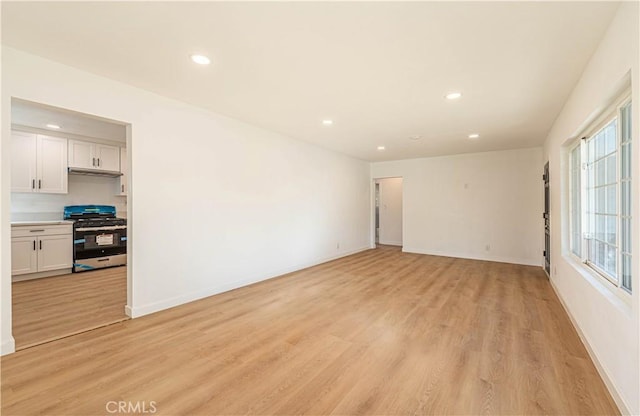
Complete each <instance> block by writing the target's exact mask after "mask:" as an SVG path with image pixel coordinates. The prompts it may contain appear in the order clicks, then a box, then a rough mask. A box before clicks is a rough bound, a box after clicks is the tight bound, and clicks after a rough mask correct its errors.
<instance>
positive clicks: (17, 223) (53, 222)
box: [11, 220, 73, 227]
mask: <svg viewBox="0 0 640 416" xmlns="http://www.w3.org/2000/svg"><path fill="white" fill-rule="evenodd" d="M64 224H70V225H71V224H73V221H69V220H44V221H37V220H32V221H11V226H12V227H14V226H16V227H19V226H23V225H25V226H26V225H64Z"/></svg>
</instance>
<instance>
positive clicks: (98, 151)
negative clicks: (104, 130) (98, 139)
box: [69, 140, 120, 172]
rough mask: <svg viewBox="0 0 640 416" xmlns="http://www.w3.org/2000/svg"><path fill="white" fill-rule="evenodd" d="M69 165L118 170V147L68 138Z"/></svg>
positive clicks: (80, 167)
mask: <svg viewBox="0 0 640 416" xmlns="http://www.w3.org/2000/svg"><path fill="white" fill-rule="evenodd" d="M69 167H70V168H77V169H91V170H104V171H112V172H119V171H120V149H119V148H118V147H117V146H109V145H106V144H99V143H91V142H84V141H80V140H69Z"/></svg>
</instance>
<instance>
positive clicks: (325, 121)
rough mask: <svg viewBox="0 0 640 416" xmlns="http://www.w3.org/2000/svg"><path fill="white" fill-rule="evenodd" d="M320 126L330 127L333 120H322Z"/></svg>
mask: <svg viewBox="0 0 640 416" xmlns="http://www.w3.org/2000/svg"><path fill="white" fill-rule="evenodd" d="M322 124H324V125H325V126H331V125H332V124H333V120H328V119H327V120H322Z"/></svg>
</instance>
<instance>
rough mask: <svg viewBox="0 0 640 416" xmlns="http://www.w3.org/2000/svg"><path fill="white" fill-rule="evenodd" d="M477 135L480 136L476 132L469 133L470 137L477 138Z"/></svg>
mask: <svg viewBox="0 0 640 416" xmlns="http://www.w3.org/2000/svg"><path fill="white" fill-rule="evenodd" d="M478 137H480V135H479V134H478V133H473V134H470V135H469V138H470V139H477V138H478Z"/></svg>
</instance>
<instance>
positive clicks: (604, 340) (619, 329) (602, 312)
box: [544, 2, 640, 414]
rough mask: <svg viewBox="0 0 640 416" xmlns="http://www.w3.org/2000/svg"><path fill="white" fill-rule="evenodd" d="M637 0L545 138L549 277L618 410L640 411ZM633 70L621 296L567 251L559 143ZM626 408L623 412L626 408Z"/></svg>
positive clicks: (625, 8) (625, 7)
mask: <svg viewBox="0 0 640 416" xmlns="http://www.w3.org/2000/svg"><path fill="white" fill-rule="evenodd" d="M639 19H640V16H639V9H638V3H637V2H626V3H622V5H621V6H620V9H619V10H618V13H617V15H616V17H615V18H614V20H613V21H612V23H611V25H610V27H609V29H608V31H607V33H606V35H605V37H604V38H603V40H602V41H601V43H600V45H599V47H598V49H597V51H596V52H595V53H594V55H593V56H592V58H591V60H590V62H589V64H588V66H587V67H586V68H585V70H584V72H583V75H582V77H581V79H580V81H579V82H578V84H577V85H576V87H575V89H574V90H573V92H572V93H571V96H570V98H569V100H568V101H567V103H566V104H565V106H564V109H563V110H562V112H561V113H560V115H559V116H558V118H557V119H556V122H555V124H554V125H553V127H552V129H551V130H550V133H549V136H548V137H547V139H546V142H545V148H544V150H545V159H547V158H548V160H549V167H550V178H551V183H550V189H551V282H552V284H553V285H554V287H555V288H556V290H557V292H558V294H559V296H560V298H561V299H562V301H563V302H564V304H565V305H566V307H567V309H568V311H569V313H570V315H571V316H572V317H573V319H574V321H575V323H576V324H577V326H578V329H579V331H580V332H581V335H582V337H583V340H584V341H585V343H586V344H587V346H588V348H589V349H590V350H591V353H592V356H593V358H594V361H595V362H596V364H597V365H598V366H599V367H600V370H601V374H603V375H604V377H603V378H604V379H605V381H606V382H607V383H608V385H609V387H610V391H612V393H613V396H614V398H616V400H617V402H618V403H619V406H620V407H621V408H622V410H623V411H625V410H628V411H630V412H631V413H632V414H640V382H639V365H640V363H639V360H638V358H639V354H640V351H639V349H638V334H639V332H638V325H639V323H640V321H639V319H638V294H639V293H640V279H639V275H640V267H639V266H640V261H638V259H640V241H638V239H637V237H638V236H640V227H639V224H640V209H639V207H640V197H639V194H640V192H639V190H640V180H639V179H640V175H638V172H640V157H639V154H640V152H639V149H640V141H639V140H638V139H639V138H640V137H639V134H638V127H639V126H640V119H639V117H638V115H639V114H640V112H639V111H638V108H639V107H640V100H639V98H640V89H639V82H640V78H639V72H638V71H639V70H638V67H639V64H638V62H639V60H640V55H639V53H638V49H639V42H640V40H639V39H640V33H639V29H638V21H639ZM629 74H630V75H631V83H632V100H633V121H632V124H633V141H634V144H633V164H634V165H633V172H634V174H633V181H634V182H633V192H634V193H633V237H634V238H636V240H634V242H633V282H632V284H633V287H634V293H633V295H632V296H628V297H622V298H621V297H619V296H616V294H615V292H613V291H612V290H611V286H610V285H608V284H603V283H602V282H601V281H600V280H598V279H594V278H593V277H591V276H590V275H589V274H588V273H585V272H584V268H583V267H582V266H581V265H580V264H579V263H576V262H574V261H572V260H571V258H570V256H569V255H568V254H567V251H568V246H567V244H566V241H567V240H566V238H567V236H568V234H567V231H568V230H567V228H566V227H565V226H566V222H565V221H563V218H566V213H567V212H568V211H567V205H568V201H567V192H568V186H567V183H566V180H565V178H566V164H565V163H564V161H563V159H564V155H565V150H566V149H565V148H564V147H563V146H564V145H565V144H566V143H567V142H568V141H570V140H571V138H572V137H575V136H576V135H577V134H579V133H580V130H581V129H582V128H583V127H584V125H585V123H586V122H587V121H588V120H590V119H591V118H593V117H594V116H595V115H596V114H597V112H598V111H599V110H602V108H603V107H604V106H606V105H607V102H608V101H609V100H610V99H611V98H612V96H613V95H615V92H616V90H617V89H618V87H619V85H620V84H621V83H622V82H623V80H624V79H625V78H626V77H627V76H628V75H629ZM625 408H626V409H625Z"/></svg>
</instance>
